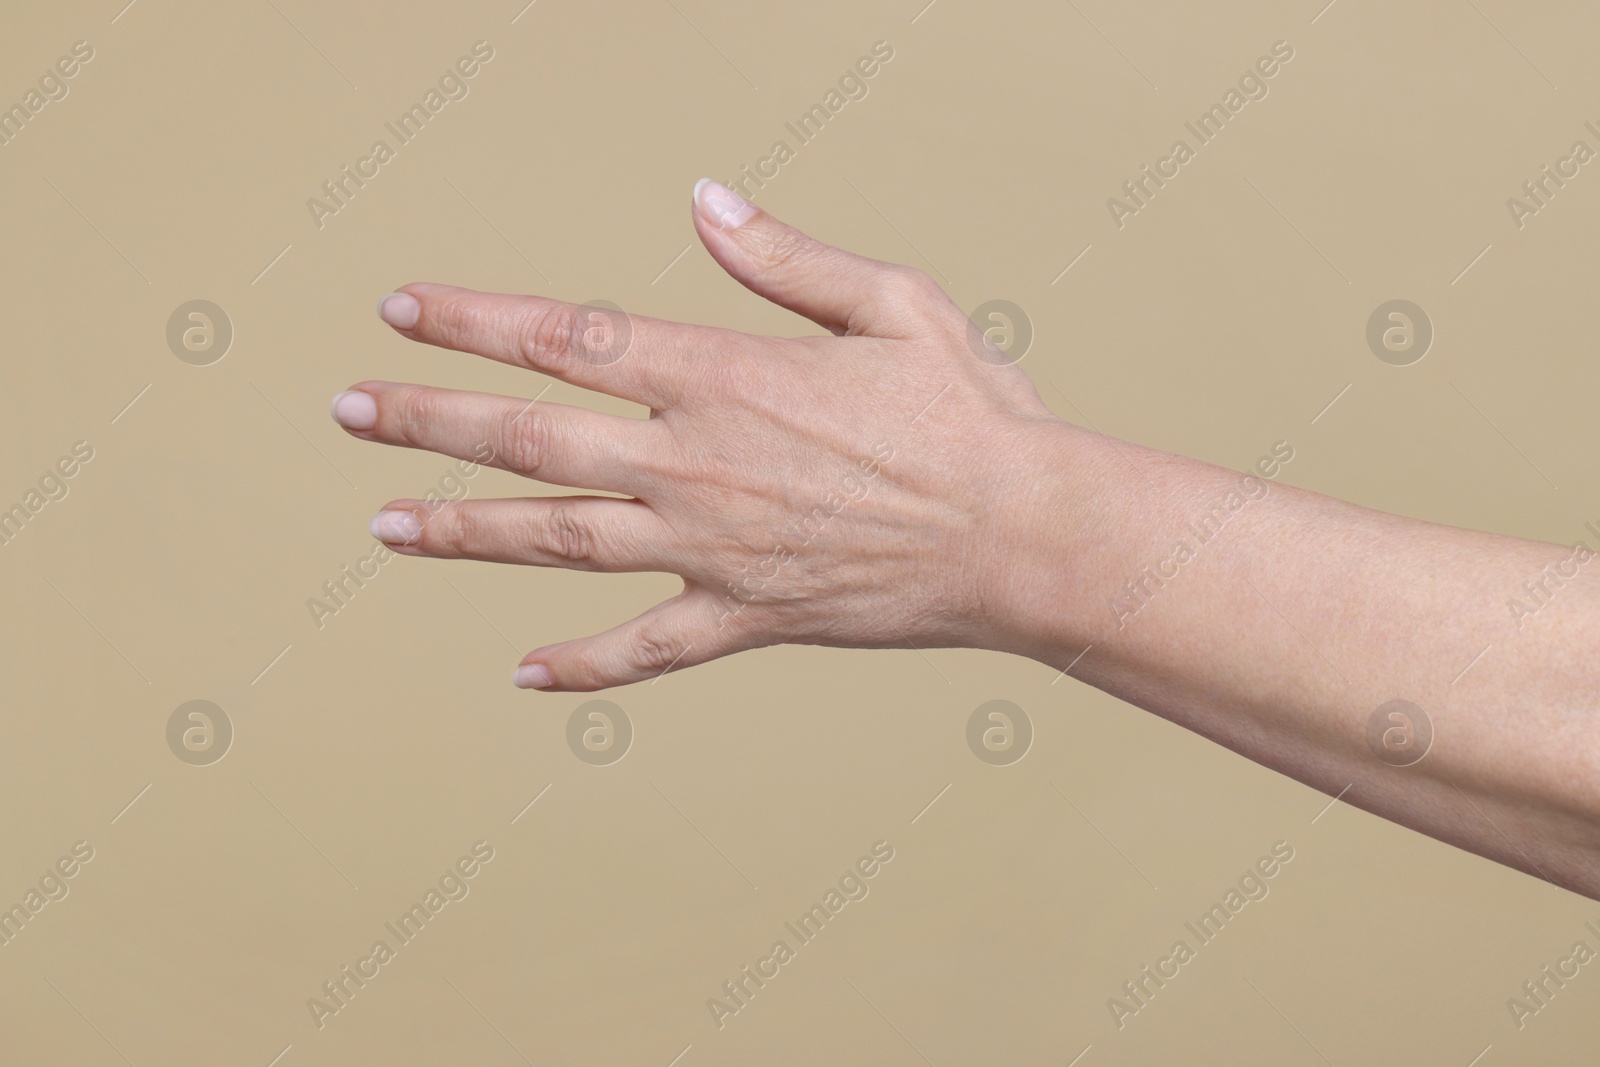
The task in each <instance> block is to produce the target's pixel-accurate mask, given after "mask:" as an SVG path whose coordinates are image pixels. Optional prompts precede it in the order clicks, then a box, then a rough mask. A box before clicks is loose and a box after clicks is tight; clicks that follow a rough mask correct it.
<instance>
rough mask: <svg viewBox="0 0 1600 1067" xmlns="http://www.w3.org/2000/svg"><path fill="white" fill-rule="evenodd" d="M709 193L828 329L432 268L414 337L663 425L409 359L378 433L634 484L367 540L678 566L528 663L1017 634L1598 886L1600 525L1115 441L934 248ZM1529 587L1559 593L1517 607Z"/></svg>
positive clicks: (970, 642) (1400, 814)
mask: <svg viewBox="0 0 1600 1067" xmlns="http://www.w3.org/2000/svg"><path fill="white" fill-rule="evenodd" d="M693 218H694V225H695V228H696V230H697V231H698V233H699V235H700V238H701V240H702V242H703V243H704V244H705V246H706V249H707V251H709V252H710V253H711V255H712V256H713V257H714V258H715V259H716V260H717V261H718V262H719V263H720V264H721V265H722V266H723V267H724V268H725V269H726V270H727V271H728V273H729V274H731V275H732V276H733V277H734V278H736V279H738V280H739V281H740V282H742V283H743V284H744V285H746V286H747V287H748V288H750V289H751V290H753V291H754V292H756V293H758V294H759V295H761V296H763V297H766V298H767V299H769V300H772V301H773V302H775V303H777V304H780V305H782V306H783V307H786V308H789V309H790V310H792V311H794V312H796V313H798V314H800V315H803V316H805V317H807V318H809V319H811V320H813V321H814V322H816V323H818V324H819V325H821V326H823V327H824V328H825V329H827V330H828V332H829V334H831V336H808V337H799V338H774V337H756V336H751V335H748V334H740V333H735V332H732V331H727V330H718V329H713V328H709V327H700V326H691V325H685V324H680V323H673V322H666V321H661V320H652V319H644V318H639V317H633V316H628V315H625V314H623V313H621V312H617V311H614V310H610V309H605V308H595V307H574V306H573V305H571V304H564V303H561V302H559V301H555V300H549V299H545V298H541V297H531V296H508V295H498V294H485V293H476V292H473V291H471V290H466V289H458V288H455V287H452V286H444V285H430V284H414V285H408V286H406V287H405V288H404V289H403V290H402V291H401V292H399V293H396V294H393V295H391V296H389V297H388V298H386V299H385V300H384V301H383V302H382V304H381V308H380V313H381V314H382V315H383V317H384V319H385V320H386V321H387V322H388V323H389V324H390V325H391V326H393V327H394V328H395V329H396V330H397V331H398V332H400V333H401V334H402V335H403V336H405V337H408V338H411V339H413V340H417V341H422V342H426V343H429V344H433V345H437V346H439V347H442V348H450V349H457V350H460V351H465V352H472V353H476V354H478V355H482V356H485V357H488V358H491V359H496V360H500V361H502V362H506V363H511V364H515V365H518V366H522V367H526V368H528V369H530V370H534V371H538V372H541V373H544V374H548V375H552V376H554V377H556V378H559V379H561V380H563V381H566V382H567V383H569V384H571V385H575V386H578V387H580V388H584V389H593V390H598V391H601V392H605V393H609V394H611V395H613V396H617V397H621V398H624V399H626V400H630V401H634V402H635V403H637V404H639V405H640V407H641V410H645V409H647V410H648V411H649V413H650V417H649V418H636V419H635V418H623V417H618V416H614V415H608V414H602V413H599V412H595V411H592V410H588V409H585V408H581V407H573V406H565V405H561V404H555V403H549V402H544V401H540V402H537V403H535V402H530V401H525V400H522V399H517V398H511V397H499V396H491V395H488V394H480V393H463V392H456V391H451V390H446V389H438V388H433V387H427V386H417V385H404V384H397V383H392V382H383V381H367V382H362V383H360V384H358V385H356V386H354V387H352V389H350V390H347V391H345V392H344V393H341V394H340V395H339V396H338V397H336V398H335V400H334V404H333V414H334V417H335V418H336V419H337V420H338V421H339V422H340V424H341V425H343V426H344V427H345V428H346V429H347V430H348V431H349V432H350V433H351V434H352V435H354V436H356V437H358V438H361V439H364V440H368V441H374V442H379V443H384V444H392V445H402V446H406V447H412V448H425V449H430V450H432V451H436V452H442V453H445V454H447V455H452V456H456V457H458V458H461V459H463V460H467V461H474V462H484V463H489V464H492V465H494V466H498V467H503V468H505V469H508V470H512V471H515V472H517V473H520V474H523V475H526V476H528V477H530V478H535V479H537V480H538V481H541V482H545V483H549V484H555V485H564V486H573V487H578V488H581V489H589V490H600V491H602V492H606V493H611V494H616V495H612V496H556V497H549V496H545V497H530V498H526V499H519V500H463V501H457V502H440V501H428V500H412V499H406V500H396V501H391V502H390V503H389V504H388V505H386V506H385V507H384V509H383V510H382V511H381V512H380V513H379V515H378V516H376V517H375V518H374V520H373V526H372V530H373V534H374V536H377V537H379V538H380V539H381V540H383V541H384V542H385V543H386V544H388V545H389V546H390V547H392V548H393V549H394V551H396V552H399V553H402V554H406V555H412V556H432V557H436V558H468V559H481V560H494V561H499V562H505V563H522V564H532V565H537V566H556V567H568V568H576V569H589V570H608V571H644V570H653V571H669V572H671V573H674V574H678V575H680V576H682V578H683V580H684V589H683V592H682V593H681V594H679V595H678V596H676V597H674V598H672V599H670V600H668V601H666V602H664V603H662V604H660V605H658V606H656V607H655V608H653V609H651V610H650V611H648V612H646V613H645V614H644V615H642V616H640V617H639V618H637V619H634V620H631V621H628V622H625V623H622V624H621V625H619V626H617V627H616V628H615V629H612V630H610V631H607V632H606V633H603V634H598V635H595V636H592V637H584V638H578V639H574V640H570V641H564V642H561V643H559V644H556V645H551V646H548V647H545V648H539V649H535V650H533V651H531V652H529V653H528V654H527V655H526V656H524V657H523V660H522V662H521V664H520V665H519V666H518V667H517V670H516V675H515V680H516V683H517V684H518V685H519V686H522V687H523V688H529V689H546V690H552V691H556V690H566V691H579V690H594V689H602V688H606V687H609V686H615V685H624V684H627V683H631V682H638V681H645V680H649V679H653V678H656V677H658V676H659V675H661V674H663V673H665V672H666V671H669V670H682V669H686V668H688V667H692V666H694V665H695V664H698V663H703V662H706V661H708V660H713V659H716V658H718V657H720V656H725V655H729V654H732V653H735V652H738V651H741V650H744V649H750V648H757V647H761V646H765V645H772V644H778V643H784V642H792V643H809V644H827V645H839V646H853V647H904V646H905V645H907V644H908V643H910V644H915V645H917V646H919V647H927V646H929V645H946V646H966V647H978V648H990V649H996V650H1001V651H1007V652H1014V653H1018V654H1021V655H1026V656H1031V657H1033V658H1034V659H1037V660H1039V661H1041V662H1043V663H1046V664H1049V665H1050V666H1052V667H1054V668H1057V669H1070V671H1071V673H1072V674H1073V676H1074V677H1077V678H1080V679H1083V680H1084V681H1087V682H1089V683H1091V684H1093V685H1096V686H1098V687H1100V688H1102V689H1104V690H1106V691H1108V692H1110V693H1113V694H1115V695H1116V696H1118V697H1121V698H1122V699H1124V700H1127V701H1129V702H1131V703H1134V704H1137V705H1139V706H1141V707H1144V708H1147V709H1149V710H1150V711H1153V712H1155V713H1156V714H1158V715H1161V716H1164V717H1165V718H1168V719H1170V720H1172V721H1174V722H1177V723H1180V724H1182V725H1183V726H1186V727H1188V728H1190V729H1192V730H1195V731H1197V732H1199V733H1201V734H1203V735H1205V736H1207V737H1209V738H1212V739H1214V740H1216V741H1218V742H1220V743H1221V744H1224V745H1227V746H1228V747H1229V748H1232V749H1234V750H1235V751H1237V752H1239V753H1241V754H1243V755H1245V756H1247V757H1249V758H1251V759H1253V760H1256V761H1258V762H1260V763H1263V764H1266V765H1267V766H1270V767H1273V768H1276V769H1278V770H1280V771H1282V772H1283V773H1286V774H1289V775H1292V776H1294V777H1296V778H1298V779H1300V780H1301V781H1303V782H1306V783H1308V784H1310V785H1312V786H1315V787H1316V788H1318V789H1322V790H1324V791H1326V792H1328V793H1330V794H1333V795H1336V796H1339V795H1342V796H1343V797H1344V799H1345V800H1346V801H1348V802H1350V803H1352V804H1357V805H1360V806H1362V807H1364V808H1367V809H1368V810H1371V811H1373V812H1376V813H1378V814H1380V815H1383V816H1385V817H1387V818H1390V819H1393V820H1395V821H1397V822H1400V823H1403V824H1405V825H1407V826H1410V827H1413V828H1415V829H1417V830H1420V831H1422V832H1424V833H1427V834H1431V835H1433V836H1434V837H1437V838H1440V839H1442V840H1445V841H1449V842H1452V843H1455V844H1457V845H1460V846H1461V847H1463V848H1467V849H1470V850H1472V851H1474V852H1477V853H1479V854H1481V855H1484V856H1488V857H1490V858H1493V859H1496V860H1499V861H1501V862H1503V863H1507V864H1509V865H1511V866H1513V867H1517V868H1519V869H1521V870H1524V871H1527V872H1529V873H1532V874H1535V875H1536V876H1540V877H1543V878H1546V879H1548V880H1550V881H1552V882H1555V883H1556V884H1559V885H1562V886H1566V887H1568V888H1571V889H1574V890H1576V891H1578V892H1581V893H1585V894H1587V895H1589V896H1591V897H1596V898H1597V899H1600V832H1597V831H1596V829H1595V827H1596V825H1597V822H1596V820H1597V816H1600V790H1597V787H1596V784H1595V782H1596V771H1597V769H1600V767H1597V764H1600V758H1597V757H1600V741H1597V740H1596V738H1597V736H1600V732H1597V731H1596V729H1595V724H1594V715H1595V711H1594V709H1595V707H1596V705H1597V703H1600V668H1597V667H1596V664H1595V658H1594V656H1593V655H1592V651H1593V649H1594V638H1593V636H1592V635H1593V634H1594V633H1595V632H1596V628H1597V626H1600V595H1597V594H1596V593H1595V592H1594V591H1593V584H1594V583H1593V581H1592V580H1591V577H1590V575H1589V574H1587V573H1586V572H1584V571H1582V570H1581V569H1580V568H1581V563H1587V562H1588V560H1587V555H1586V554H1587V549H1585V550H1584V553H1585V554H1584V555H1583V556H1582V559H1581V563H1580V562H1579V556H1578V555H1577V554H1575V553H1574V552H1573V551H1572V550H1571V549H1567V548H1561V547H1557V546H1552V545H1544V544H1536V543H1532V542H1527V541H1519V540H1514V539H1511V538H1505V537H1497V536H1494V535H1490V534H1483V533H1473V532H1469V531H1464V530H1456V529H1449V528H1445V527H1441V526H1435V525H1430V524H1428V523H1423V522H1416V521H1411V520H1406V519H1401V518H1396V517H1393V516H1389V515H1384V514H1380V513H1378V512H1374V511H1370V510H1367V509H1364V508H1361V507H1357V506H1355V505H1352V504H1347V503H1343V502H1340V501H1337V500H1333V499H1330V498H1327V497H1323V496H1319V495H1317V494H1314V493H1309V492H1304V491H1300V490H1296V489H1293V488H1290V487H1287V486H1283V485H1278V484H1274V483H1272V482H1271V481H1269V480H1268V479H1269V478H1270V476H1271V475H1273V474H1276V473H1277V466H1275V465H1274V463H1273V459H1274V456H1273V454H1271V453H1269V454H1268V455H1267V456H1266V457H1264V459H1263V463H1262V465H1260V467H1259V468H1257V469H1254V470H1253V471H1252V472H1250V475H1249V476H1248V477H1247V476H1246V475H1243V474H1240V473H1238V472H1231V471H1225V470H1221V469H1219V468H1216V467H1213V466H1210V465H1209V464H1205V463H1201V462H1197V461H1193V460H1188V459H1183V458H1181V457H1177V456H1172V455H1166V454H1163V453H1158V452H1153V451H1150V450H1148V449H1143V448H1140V447H1138V446H1136V445H1132V444H1127V443H1122V442H1116V441H1112V440H1110V439H1108V438H1105V437H1102V436H1100V435H1098V434H1095V433H1092V432H1089V431H1086V430H1083V429H1080V428H1078V427H1075V426H1072V425H1070V424H1068V423H1065V422H1063V421H1061V420H1060V419H1058V418H1056V417H1055V416H1054V415H1053V414H1052V413H1051V412H1050V410H1049V409H1048V408H1047V407H1046V405H1045V404H1044V403H1043V401H1042V400H1041V399H1040V397H1039V395H1038V393H1037V392H1036V391H1035V390H1034V388H1033V386H1032V384H1031V382H1030V381H1029V380H1028V377H1027V375H1026V374H1025V373H1023V371H1022V370H1021V369H1019V368H1018V367H1016V366H1013V365H1010V364H1009V363H1008V362H1007V361H1006V360H1005V359H1004V358H1003V357H1002V356H1001V355H1000V354H999V353H997V352H996V351H994V350H993V349H992V348H990V347H988V346H987V345H986V344H985V343H984V341H983V338H982V335H981V334H979V333H978V332H977V331H976V329H975V328H974V327H973V325H972V324H971V323H970V322H969V321H968V320H967V318H966V316H965V315H964V314H963V313H962V312H961V311H960V310H959V309H958V308H956V307H955V305H954V304H952V303H951V302H950V300H949V298H948V297H946V296H945V295H944V293H943V292H942V291H941V290H940V289H939V287H938V286H937V285H935V284H934V283H933V282H932V281H931V280H930V279H929V278H928V277H927V276H926V275H924V274H922V273H921V272H919V271H914V270H911V269H908V268H906V267H901V266H897V265H894V264H888V263H882V262H879V261H876V260H871V259H867V258H864V257H861V256H856V255H853V254H851V253H848V252H845V251H842V250H840V249H837V248H832V247H829V246H827V245H824V244H821V243H820V242H818V241H815V240H813V239H811V238H810V237H807V236H806V235H804V234H802V233H800V232H799V231H797V230H794V229H792V228H790V227H788V226H786V225H784V224H783V223H781V222H778V221H777V220H776V219H773V218H772V217H771V216H770V215H768V214H766V213H765V212H762V211H760V210H758V209H756V208H755V207H754V206H753V205H749V204H746V203H744V201H742V200H741V199H739V198H738V197H737V196H736V195H735V194H733V193H731V192H730V191H728V190H726V189H724V188H722V187H721V186H718V185H716V184H715V183H702V184H701V185H700V186H698V187H697V188H696V195H695V201H694V213H693ZM1287 447H1289V446H1287V444H1286V443H1285V444H1284V445H1283V446H1278V451H1279V453H1280V454H1279V455H1277V457H1276V458H1277V460H1278V461H1279V464H1280V465H1281V460H1282V455H1281V451H1282V449H1283V448H1287ZM1547 568H1549V569H1547ZM1552 573H1555V574H1556V575H1557V578H1555V579H1552V578H1551V577H1550V575H1551V574H1552ZM1567 573H1570V577H1561V575H1563V574H1567ZM1530 580H1532V581H1537V582H1539V583H1541V585H1540V588H1541V589H1543V590H1544V592H1543V593H1542V594H1541V595H1540V597H1539V598H1538V599H1537V603H1538V604H1539V605H1540V606H1539V609H1538V610H1537V611H1536V612H1534V613H1532V614H1530V615H1528V616H1526V617H1521V618H1514V617H1513V614H1512V612H1511V611H1510V610H1509V609H1508V606H1507V601H1508V600H1509V599H1510V598H1512V597H1523V598H1525V599H1526V600H1527V602H1529V603H1530V604H1531V603H1533V602H1534V599H1535V598H1533V597H1532V596H1530V594H1529V593H1528V591H1527V589H1526V588H1525V586H1524V583H1526V582H1529V581H1530ZM1519 624H1520V625H1519ZM1486 647H1487V649H1488V650H1487V651H1486V652H1483V653H1482V655H1481V656H1479V653H1480V651H1482V650H1484V649H1485V648H1486ZM1391 701H1406V702H1409V704H1403V705H1395V704H1390V702H1391ZM1375 715H1376V716H1377V725H1376V726H1374V725H1373V722H1374V716H1375ZM1430 727H1431V730H1432V732H1433V733H1434V734H1435V735H1436V736H1435V737H1434V738H1433V740H1432V742H1431V746H1427V747H1426V755H1425V756H1424V757H1423V758H1422V759H1421V760H1420V761H1417V762H1414V763H1411V765H1409V766H1404V767H1400V766H1396V764H1400V763H1406V762H1409V761H1410V760H1411V759H1412V757H1413V756H1414V755H1415V754H1417V753H1418V752H1420V751H1423V749H1424V745H1423V744H1422V741H1423V740H1424V737H1425V732H1426V730H1427V729H1428V728H1430Z"/></svg>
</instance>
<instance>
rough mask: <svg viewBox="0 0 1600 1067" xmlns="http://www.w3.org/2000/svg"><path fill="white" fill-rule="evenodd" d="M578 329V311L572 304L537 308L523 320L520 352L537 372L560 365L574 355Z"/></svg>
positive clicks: (519, 340) (520, 332)
mask: <svg viewBox="0 0 1600 1067" xmlns="http://www.w3.org/2000/svg"><path fill="white" fill-rule="evenodd" d="M578 329H579V324H578V309H577V308H576V307H574V306H573V305H571V304H555V305H551V306H549V307H543V308H535V309H533V310H530V311H529V312H527V313H526V314H525V315H524V317H523V319H522V322H521V324H520V326H519V334H520V336H519V337H518V339H517V350H518V351H519V352H520V353H521V354H522V358H523V359H524V361H526V362H527V363H528V365H529V366H531V367H534V368H537V369H542V368H545V367H548V366H551V365H552V364H558V363H561V362H562V361H564V360H565V359H566V358H567V357H568V356H570V355H571V354H572V351H573V345H574V344H575V343H576V339H577V336H578Z"/></svg>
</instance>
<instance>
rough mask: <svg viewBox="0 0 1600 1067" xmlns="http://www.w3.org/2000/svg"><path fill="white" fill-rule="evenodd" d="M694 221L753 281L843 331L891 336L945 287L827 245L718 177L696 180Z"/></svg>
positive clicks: (716, 255)
mask: <svg viewBox="0 0 1600 1067" xmlns="http://www.w3.org/2000/svg"><path fill="white" fill-rule="evenodd" d="M694 228H695V230H696V231H697V232H698V233H699V234H700V240H701V242H702V243H703V244H704V245H705V246H706V251H708V252H710V253H711V257H712V258H713V259H715V260H716V261H717V262H718V263H720V264H721V265H722V269H723V270H725V271H727V272H728V273H729V274H731V275H733V277H734V278H736V279H738V281H739V282H741V283H742V284H743V285H744V286H745V288H747V289H749V290H750V291H751V292H753V293H755V294H757V295H758V296H763V297H765V298H766V299H768V300H770V301H772V302H773V303H774V304H777V305H779V306H780V307H785V308H788V309H789V310H790V311H793V312H794V313H795V314H797V315H804V316H805V317H806V318H808V319H810V320H811V321H812V322H814V323H816V324H817V325H818V326H821V327H823V328H824V329H828V330H831V331H833V332H834V333H836V334H871V335H877V336H887V335H890V334H891V333H892V332H893V331H894V330H895V329H896V327H897V326H901V327H903V326H904V320H905V319H906V318H907V317H908V315H907V312H908V311H909V310H910V308H909V307H908V305H909V304H911V303H914V302H916V301H917V300H918V299H919V298H920V299H923V300H925V299H926V297H927V296H928V295H929V293H928V290H929V289H930V288H933V289H937V288H938V287H937V286H936V285H934V284H933V282H932V281H931V279H929V278H927V276H926V275H924V274H922V272H921V271H918V270H913V269H912V268H910V267H904V266H901V265H899V264H896V263H885V262H883V261H882V260H877V259H870V258H868V257H867V256H858V255H856V254H855V253H854V252H846V251H845V250H844V249H842V248H835V247H833V246H832V245H828V244H823V243H822V242H821V241H818V240H817V239H816V238H814V237H811V236H809V235H807V234H805V233H802V232H800V231H799V230H797V229H795V228H794V227H793V226H790V225H787V224H786V223H782V222H779V221H778V220H777V219H775V218H773V217H772V216H771V215H769V214H767V213H766V212H765V211H763V210H761V209H760V208H758V207H756V206H755V205H754V204H752V203H750V202H749V201H748V200H746V199H745V198H744V197H742V196H740V195H739V194H738V193H736V192H734V191H733V190H732V189H729V188H728V187H727V186H726V185H723V184H721V183H720V182H714V181H712V180H711V179H710V178H701V179H700V181H699V182H697V183H696V184H695V187H694Z"/></svg>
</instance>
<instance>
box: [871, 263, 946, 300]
mask: <svg viewBox="0 0 1600 1067" xmlns="http://www.w3.org/2000/svg"><path fill="white" fill-rule="evenodd" d="M881 287H882V292H883V295H884V298H885V299H886V300H888V301H889V302H891V303H893V304H897V305H904V306H913V307H925V306H927V305H929V304H932V303H934V302H935V301H937V300H938V299H939V298H941V297H942V296H943V295H944V290H943V289H942V288H940V286H939V283H938V282H936V281H934V280H933V278H932V277H931V276H930V275H929V274H928V273H927V272H926V271H921V270H918V269H917V268H915V267H904V266H897V267H895V268H894V269H893V270H892V271H890V272H889V274H888V275H887V276H885V277H884V279H883V281H882V283H881Z"/></svg>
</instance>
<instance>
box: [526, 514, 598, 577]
mask: <svg viewBox="0 0 1600 1067" xmlns="http://www.w3.org/2000/svg"><path fill="white" fill-rule="evenodd" d="M540 532H541V534H542V539H543V547H544V550H545V551H546V552H548V553H550V554H551V555H552V556H554V557H556V558H557V559H559V560H561V561H562V562H563V563H564V564H566V565H567V566H570V567H575V568H583V569H588V568H591V567H593V566H594V565H595V564H596V562H597V556H596V551H597V538H596V537H595V533H594V530H593V529H592V528H591V527H590V526H589V524H588V523H586V522H584V521H583V519H582V518H580V517H579V515H578V512H577V509H575V508H574V507H572V505H570V504H561V503H558V504H554V505H552V506H551V508H550V510H549V512H548V514H547V515H546V517H545V522H544V528H543V530H541V531H540Z"/></svg>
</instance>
